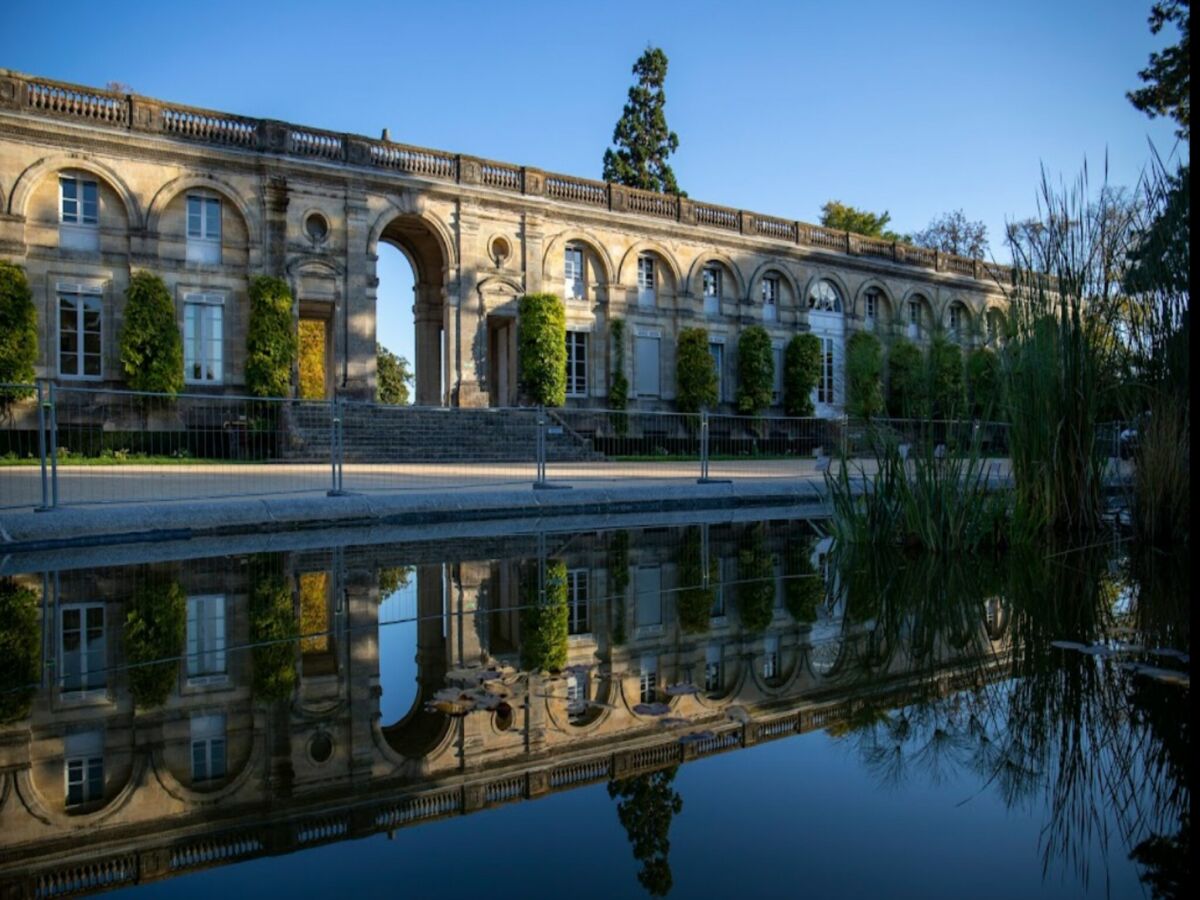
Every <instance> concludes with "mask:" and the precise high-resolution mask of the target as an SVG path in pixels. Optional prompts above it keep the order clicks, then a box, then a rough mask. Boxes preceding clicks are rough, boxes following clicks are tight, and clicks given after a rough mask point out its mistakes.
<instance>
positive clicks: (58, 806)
mask: <svg viewBox="0 0 1200 900" xmlns="http://www.w3.org/2000/svg"><path fill="white" fill-rule="evenodd" d="M126 752H128V751H126ZM108 757H109V754H108V752H107V748H106V751H105V761H106V765H107V761H108ZM146 764H147V755H146V754H145V753H137V754H134V755H133V759H132V760H131V761H130V763H129V767H128V774H127V775H126V777H125V779H124V780H123V781H122V782H121V783H120V785H119V786H116V785H114V786H113V790H111V791H110V790H109V785H108V784H107V781H106V784H105V799H104V801H103V804H102V805H99V804H98V805H97V806H95V807H92V808H89V809H88V810H87V811H86V812H76V811H74V810H68V809H66V808H64V807H63V803H62V793H61V791H62V788H63V778H62V772H61V770H60V771H59V772H58V773H57V775H55V776H53V777H52V778H51V782H52V783H51V784H50V785H48V786H47V787H48V789H49V790H50V791H55V792H58V793H57V799H56V800H54V801H49V802H48V801H47V795H46V793H44V792H43V789H42V786H41V785H39V784H38V783H37V779H36V778H35V776H34V774H33V773H34V771H35V770H34V769H33V768H28V769H22V770H20V771H19V772H17V773H16V774H15V780H16V789H17V796H18V797H20V799H21V802H22V803H24V804H25V807H26V808H27V809H28V810H29V812H30V813H31V814H32V815H33V816H34V817H35V818H37V819H40V820H41V821H42V822H44V823H45V824H47V825H51V826H55V827H58V828H61V829H63V830H71V829H80V830H82V829H85V828H90V827H92V826H94V825H97V824H99V823H101V822H104V821H106V820H107V819H110V818H112V817H113V816H114V815H115V814H117V813H118V812H120V811H121V810H123V809H124V808H125V807H126V806H128V805H129V803H130V801H131V800H132V799H133V796H134V794H135V793H136V792H137V790H138V788H139V786H140V785H141V784H142V782H143V780H144V778H143V773H144V771H145V768H146Z"/></svg>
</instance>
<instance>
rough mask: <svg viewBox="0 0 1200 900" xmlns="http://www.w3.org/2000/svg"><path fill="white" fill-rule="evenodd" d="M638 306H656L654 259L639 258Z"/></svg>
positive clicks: (647, 257)
mask: <svg viewBox="0 0 1200 900" xmlns="http://www.w3.org/2000/svg"><path fill="white" fill-rule="evenodd" d="M637 287H638V306H653V305H654V299H655V297H654V291H655V287H654V257H652V256H639V257H638V268H637Z"/></svg>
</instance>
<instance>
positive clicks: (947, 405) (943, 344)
mask: <svg viewBox="0 0 1200 900" xmlns="http://www.w3.org/2000/svg"><path fill="white" fill-rule="evenodd" d="M929 406H930V413H931V415H932V416H933V418H935V419H953V418H955V417H957V416H959V415H961V414H962V412H963V408H964V407H965V406H966V389H965V386H964V384H963V356H962V348H961V347H959V346H958V344H955V343H952V342H951V341H950V340H949V339H947V338H946V337H945V336H944V335H940V334H935V335H934V336H933V339H932V340H931V341H930V342H929Z"/></svg>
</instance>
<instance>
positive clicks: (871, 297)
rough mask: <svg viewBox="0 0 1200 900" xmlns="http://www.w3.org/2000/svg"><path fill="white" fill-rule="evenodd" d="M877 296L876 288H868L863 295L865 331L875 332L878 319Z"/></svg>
mask: <svg viewBox="0 0 1200 900" xmlns="http://www.w3.org/2000/svg"><path fill="white" fill-rule="evenodd" d="M879 294H880V291H879V289H878V288H868V289H867V292H866V294H865V295H863V328H865V329H866V330H867V331H874V330H875V323H876V321H877V320H878V318H879Z"/></svg>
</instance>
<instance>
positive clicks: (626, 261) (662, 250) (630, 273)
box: [617, 239, 683, 291]
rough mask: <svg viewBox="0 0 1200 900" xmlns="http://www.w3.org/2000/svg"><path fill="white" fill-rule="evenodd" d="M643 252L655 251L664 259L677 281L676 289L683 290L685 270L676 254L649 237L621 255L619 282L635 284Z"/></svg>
mask: <svg viewBox="0 0 1200 900" xmlns="http://www.w3.org/2000/svg"><path fill="white" fill-rule="evenodd" d="M643 253H653V254H654V255H655V256H657V257H658V258H659V259H660V260H662V262H663V264H664V265H665V266H666V267H667V271H668V272H670V273H671V278H672V279H673V280H674V282H675V284H674V288H675V290H676V291H679V290H682V288H683V272H682V271H681V270H680V268H679V263H678V262H677V261H676V260H675V256H674V254H673V253H671V251H670V250H668V249H667V248H666V247H664V246H663V245H662V244H660V243H659V242H658V241H652V240H649V239H644V240H640V241H638V242H637V243H635V244H634V245H633V246H632V247H630V248H629V249H628V250H626V251H625V255H624V256H622V257H621V264H620V266H619V268H618V269H617V283H618V284H622V285H625V286H626V287H634V286H635V284H634V283H635V281H636V280H637V260H638V257H639V256H641V255H642V254H643Z"/></svg>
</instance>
